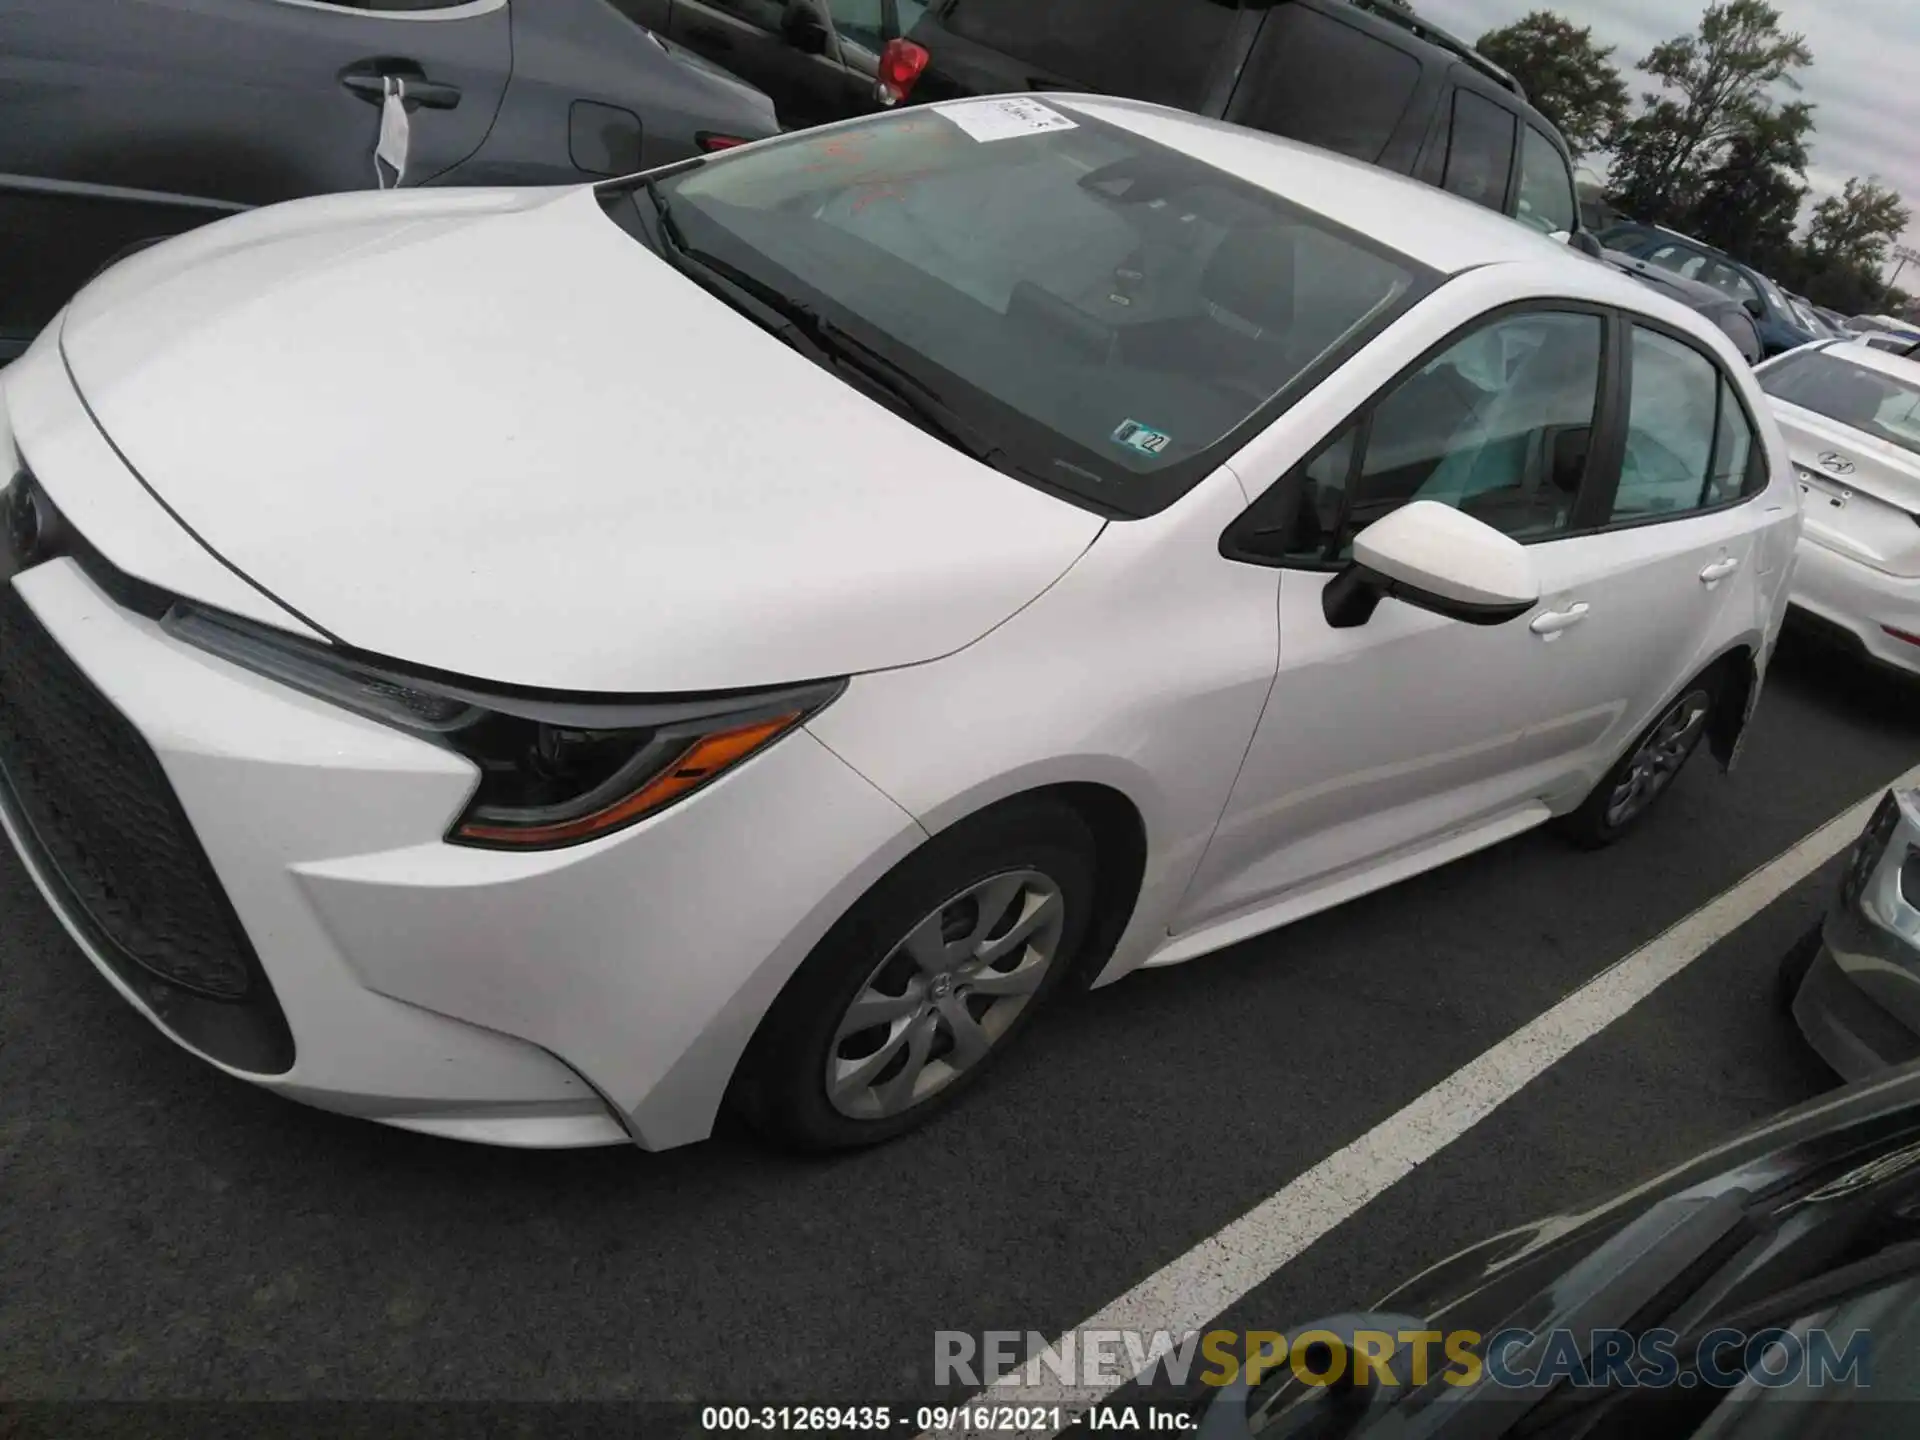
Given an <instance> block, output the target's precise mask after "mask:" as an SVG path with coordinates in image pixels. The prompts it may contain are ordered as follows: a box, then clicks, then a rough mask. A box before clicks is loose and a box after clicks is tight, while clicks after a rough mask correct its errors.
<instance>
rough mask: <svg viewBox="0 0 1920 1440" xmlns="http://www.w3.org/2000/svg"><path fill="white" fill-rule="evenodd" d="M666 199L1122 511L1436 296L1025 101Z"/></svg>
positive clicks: (770, 276) (678, 186)
mask: <svg viewBox="0 0 1920 1440" xmlns="http://www.w3.org/2000/svg"><path fill="white" fill-rule="evenodd" d="M659 188H660V191H661V192H662V195H663V198H664V199H665V200H666V201H667V202H668V203H669V204H670V206H671V208H672V215H673V219H674V223H675V226H676V228H677V229H678V231H679V232H680V234H681V236H682V238H683V239H684V241H685V243H686V245H687V247H688V248H689V249H690V250H691V251H692V252H693V253H694V254H695V256H696V257H706V258H708V259H710V260H711V261H713V262H716V263H718V264H720V265H724V266H725V267H728V268H730V269H732V270H733V271H735V272H736V273H738V274H740V275H742V276H745V277H747V278H748V279H750V280H751V281H752V282H753V283H754V284H755V285H756V286H757V287H759V288H761V289H763V290H765V291H767V292H777V294H778V296H779V297H781V298H783V299H784V300H785V301H786V302H788V304H789V306H791V305H792V304H799V305H801V306H804V307H805V308H806V310H807V311H808V312H810V313H811V315H812V316H817V317H818V318H819V319H820V320H823V321H825V322H826V323H827V324H828V325H829V326H832V327H837V328H838V329H840V330H843V331H844V332H845V334H846V336H847V337H849V338H850V339H851V341H852V342H854V343H856V344H858V345H859V346H860V347H862V348H863V349H864V350H867V351H871V352H875V353H876V354H877V355H878V356H879V357H881V358H882V359H883V360H884V363H885V364H886V365H887V366H888V367H889V368H891V369H892V370H895V371H899V372H904V373H905V374H906V375H907V376H908V377H910V383H911V384H912V385H913V386H914V387H915V388H916V389H918V390H919V391H920V392H922V395H923V397H924V396H927V395H931V396H933V397H936V398H937V401H938V404H939V405H940V407H941V408H942V409H944V410H946V411H950V412H952V413H953V414H955V415H956V416H958V417H959V418H960V419H961V420H963V421H964V422H965V425H966V428H967V429H969V430H971V431H973V432H975V433H976V434H977V435H978V436H980V437H981V439H982V440H983V441H984V442H985V444H986V449H987V451H988V452H991V453H997V454H998V455H999V456H1001V457H1003V458H1004V459H1006V460H1008V461H1010V462H1012V465H1013V466H1014V467H1015V468H1016V470H1017V472H1018V473H1020V475H1021V477H1022V478H1026V479H1031V480H1033V481H1034V482H1036V483H1038V484H1040V485H1042V486H1045V487H1046V488H1049V489H1053V490H1056V491H1058V492H1059V493H1062V494H1064V495H1066V496H1067V497H1068V498H1072V499H1076V500H1081V501H1084V502H1086V503H1088V504H1089V505H1091V506H1092V507H1093V508H1096V509H1100V510H1103V511H1105V512H1107V513H1110V514H1118V515H1141V514H1150V513H1152V512H1153V511H1155V510H1158V509H1160V508H1162V507H1164V506H1165V505H1168V504H1171V503H1172V501H1173V500H1175V499H1177V498H1178V497H1179V496H1180V495H1181V494H1183V493H1185V491H1186V490H1187V489H1189V488H1191V487H1192V485H1194V484H1195V483H1197V482H1198V481H1199V480H1200V479H1201V478H1203V477H1204V476H1205V475H1207V474H1208V473H1210V472H1211V471H1212V470H1213V469H1215V468H1217V466H1218V465H1219V463H1220V461H1222V460H1224V459H1225V458H1226V457H1227V455H1228V454H1230V453H1231V449H1232V447H1233V445H1234V444H1239V443H1244V441H1245V440H1246V439H1248V438H1251V436H1252V434H1253V433H1255V431H1256V430H1257V428H1258V426H1259V425H1260V424H1263V423H1265V421H1266V420H1267V418H1269V417H1270V415H1271V414H1272V413H1274V411H1275V410H1276V408H1277V406H1278V405H1279V404H1284V403H1286V400H1287V398H1290V393H1291V392H1290V391H1289V387H1290V386H1292V385H1293V384H1294V382H1295V381H1299V380H1301V379H1302V377H1303V376H1305V375H1306V374H1307V373H1308V372H1309V371H1311V370H1312V369H1313V368H1314V366H1315V363H1316V362H1317V361H1320V360H1321V359H1322V358H1323V357H1330V356H1331V355H1333V354H1335V353H1339V352H1341V351H1343V350H1344V349H1345V348H1346V347H1348V346H1350V345H1353V344H1357V343H1360V342H1361V341H1362V340H1364V338H1366V337H1368V336H1370V335H1371V334H1372V333H1373V332H1374V331H1375V330H1376V329H1377V328H1378V327H1379V326H1380V325H1382V324H1384V323H1385V322H1386V320H1387V319H1388V318H1389V317H1390V315H1391V314H1392V313H1394V312H1395V311H1396V309H1397V303H1396V302H1399V301H1401V300H1403V299H1404V298H1405V297H1407V296H1408V295H1409V294H1410V293H1412V292H1414V291H1415V289H1416V288H1417V287H1418V288H1424V287H1425V285H1426V284H1427V283H1428V282H1429V281H1430V279H1431V277H1430V275H1429V273H1428V272H1426V271H1425V270H1423V269H1422V267H1420V266H1418V265H1417V264H1416V263H1415V262H1413V261H1411V260H1408V259H1406V258H1405V257H1403V256H1400V255H1397V254H1395V253H1393V252H1391V251H1389V250H1387V249H1385V248H1383V247H1381V246H1378V245H1376V244H1374V243H1373V242H1371V241H1369V240H1367V239H1366V238H1364V237H1361V236H1358V235H1355V234H1352V233H1350V232H1348V231H1345V230H1342V229H1340V228H1339V227H1336V226H1334V225H1332V224H1331V223H1329V222H1327V221H1325V220H1323V219H1321V218H1319V217H1317V216H1315V215H1313V214H1311V213H1309V212H1307V211H1305V210H1302V209H1300V208H1298V207H1297V206H1294V205H1291V204H1289V203H1288V202H1287V201H1285V200H1283V199H1281V198H1280V197H1278V196H1276V195H1274V194H1273V193H1272V192H1270V191H1267V190H1263V189H1260V188H1258V187H1256V186H1253V185H1249V184H1247V183H1246V182H1244V181H1241V180H1239V179H1236V178H1235V177H1233V176H1230V175H1228V174H1226V173H1224V172H1222V171H1219V170H1216V169H1214V168H1213V167H1211V166H1209V165H1206V164H1204V163H1202V162H1201V161H1199V160H1196V159H1194V158H1193V157H1191V156H1189V155H1186V154H1183V153H1181V152H1179V151H1176V150H1172V149H1168V148H1166V147H1164V146H1161V145H1157V144H1155V143H1153V142H1151V141H1148V140H1145V139H1142V138H1141V137H1140V136H1138V135H1135V134H1133V133H1132V132H1131V131H1128V130H1125V129H1122V128H1120V127H1119V126H1116V125H1112V124H1108V123H1106V122H1104V121H1101V120H1097V119H1094V118H1092V117H1090V116H1088V115H1086V114H1085V113H1083V112H1080V111H1069V110H1067V109H1065V108H1063V107H1058V106H1056V105H1053V104H1049V103H1043V102H1041V101H1039V100H1032V99H1026V98H1024V97H1023V98H1021V99H1018V100H1012V101H1009V100H972V101H962V102H957V103H954V104H949V105H943V106H939V107H927V108H921V109H915V110H909V111H902V112H899V113H897V114H893V115H886V116H879V117H876V118H874V119H871V120H867V121H864V122H861V123H859V124H856V125H852V126H847V127H842V128H836V129H834V130H831V131H828V132H824V133H805V132H803V133H801V134H797V135H794V136H792V137H790V138H787V139H784V140H779V141H774V142H771V143H768V144H764V145H759V146H755V147H753V148H751V149H748V150H742V151H740V152H739V153H737V154H735V155H730V156H726V157H723V158H721V159H718V160H713V161H709V162H708V163H707V164H705V165H704V166H701V167H700V168H698V169H694V170H690V171H686V172H683V173H682V174H680V175H676V176H673V177H672V178H670V179H667V180H664V181H662V182H660V186H659ZM1283 392H1289V394H1288V395H1283ZM983 458H984V455H983Z"/></svg>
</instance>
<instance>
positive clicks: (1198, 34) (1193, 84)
mask: <svg viewBox="0 0 1920 1440" xmlns="http://www.w3.org/2000/svg"><path fill="white" fill-rule="evenodd" d="M1237 20H1238V15H1237V13H1236V8H1235V6H1233V5H1231V4H1223V3H1220V0H1047V3H1046V4H1044V5H1042V4H1037V3H1036V0H960V3H959V4H957V5H955V6H953V7H952V8H951V9H950V10H949V11H948V13H947V14H946V15H945V16H944V17H943V20H942V23H943V24H945V26H946V28H947V29H948V30H950V31H952V32H953V33H954V34H955V35H958V36H960V37H961V38H962V39H966V40H971V41H973V42H974V43H975V44H977V45H984V46H986V47H987V48H988V49H989V50H997V51H999V52H1000V53H1001V54H1002V55H1007V56H1011V57H1012V58H1013V59H1015V60H1019V61H1022V62H1023V63H1025V64H1028V65H1031V66H1033V67H1034V69H1035V71H1036V72H1042V71H1044V72H1046V73H1048V74H1052V75H1058V76H1062V77H1064V78H1066V79H1069V80H1073V81H1075V82H1076V83H1078V84H1081V85H1085V86H1088V87H1089V88H1091V89H1094V90H1101V91H1105V92H1106V93H1108V94H1111V95H1127V96H1131V97H1133V98H1135V99H1140V100H1155V101H1159V102H1160V103H1162V104H1165V105H1178V106H1181V107H1182V108H1185V109H1189V110H1191V109H1197V108H1199V106H1200V104H1201V103H1202V102H1203V101H1204V100H1205V99H1206V94H1207V82H1208V80H1209V79H1210V77H1211V76H1212V73H1213V67H1214V63H1215V62H1216V61H1217V60H1218V59H1219V58H1220V53H1221V50H1222V49H1223V48H1224V46H1225V45H1226V42H1227V39H1228V37H1229V36H1230V35H1231V34H1232V33H1233V28H1234V25H1235V24H1236V22H1237Z"/></svg>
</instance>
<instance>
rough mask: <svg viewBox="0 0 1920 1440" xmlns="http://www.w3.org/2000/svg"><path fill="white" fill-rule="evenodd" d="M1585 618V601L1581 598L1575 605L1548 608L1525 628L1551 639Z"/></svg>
mask: <svg viewBox="0 0 1920 1440" xmlns="http://www.w3.org/2000/svg"><path fill="white" fill-rule="evenodd" d="M1586 618H1587V602H1586V601H1584V600H1582V601H1581V602H1580V603H1579V604H1577V605H1569V606H1568V607H1567V608H1566V609H1565V610H1549V611H1547V613H1546V614H1544V615H1541V616H1537V617H1536V618H1535V619H1534V622H1533V623H1532V624H1531V625H1529V626H1528V627H1527V628H1528V629H1529V630H1531V631H1533V633H1534V634H1536V635H1544V636H1545V637H1546V638H1547V639H1549V640H1551V639H1553V637H1554V636H1556V635H1558V634H1559V633H1560V632H1561V631H1562V630H1571V629H1572V628H1573V627H1574V626H1576V625H1578V624H1579V623H1580V622H1581V621H1582V620H1584V619H1586Z"/></svg>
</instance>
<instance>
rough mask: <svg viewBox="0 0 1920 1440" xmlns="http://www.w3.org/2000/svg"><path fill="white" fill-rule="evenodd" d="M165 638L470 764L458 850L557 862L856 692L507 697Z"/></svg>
mask: <svg viewBox="0 0 1920 1440" xmlns="http://www.w3.org/2000/svg"><path fill="white" fill-rule="evenodd" d="M161 625H162V626H163V627H164V628H165V629H166V630H167V632H168V633H169V634H171V635H173V636H175V637H176V638H178V639H180V640H184V641H186V642H187V643H188V644H190V645H195V646H198V647H199V648H200V649H202V650H206V651H209V652H210V653H212V654H215V655H218V656H220V657H221V658H222V659H226V660H230V661H232V662H233V663H234V664H236V665H240V666H244V667H245V668H246V669H248V670H252V671H254V672H255V673H256V674H260V675H265V676H267V677H269V678H271V679H274V680H278V681H279V682H281V683H282V684H284V685H288V686H290V687H292V688H293V689H296V690H301V691H305V692H306V693H307V694H309V695H315V696H318V697H320V698H321V699H324V700H329V701H332V702H333V703H334V704H336V705H339V706H341V707H343V708H345V709H348V710H352V711H354V712H355V713H357V714H360V715H365V716H367V717H368V718H370V719H374V720H379V721H381V722H383V723H384V724H388V725H392V726H394V727H395V728H396V729H400V730H405V731H407V732H408V733H409V734H412V735H417V736H420V737H421V738H423V739H427V740H431V741H432V742H433V743H435V744H437V745H442V746H444V747H446V748H447V749H449V750H452V751H454V752H456V753H457V754H460V755H464V756H465V757H466V758H467V759H469V760H471V761H472V762H473V763H474V764H475V765H477V766H478V767H479V769H480V783H479V785H478V786H476V787H475V789H474V793H473V797H472V799H471V800H470V801H469V802H468V804H467V808H466V810H465V811H464V812H463V813H462V814H461V816H460V818H459V819H458V820H456V821H455V822H454V824H453V828H452V829H451V830H449V831H448V832H447V839H448V840H449V841H450V842H452V843H454V844H457V845H477V846H483V847H486V848H490V849H502V850H550V849H557V848H559V847H560V846H563V845H577V844H580V843H581V842H583V841H586V840H597V839H599V838H600V837H601V836H603V835H610V834H612V833H613V832H614V831H616V830H621V829H624V828H625V827H626V826H628V825H631V824H633V823H634V822H636V821H638V820H643V819H645V818H646V817H647V816H649V815H655V814H658V813H659V812H660V811H661V810H664V809H665V808H666V807H667V806H669V805H671V804H673V803H674V802H675V801H676V800H680V799H684V798H685V797H686V796H688V795H691V794H692V793H693V792H694V791H696V790H698V789H700V788H701V787H702V786H703V785H706V784H708V783H710V782H711V781H713V780H716V779H718V778H719V777H720V776H721V775H724V774H725V773H726V772H727V771H728V770H731V769H732V768H733V767H734V766H736V765H739V764H741V763H742V762H743V761H745V760H746V759H747V758H748V757H750V756H752V755H755V754H758V753H759V752H760V751H761V750H764V749H765V748H766V747H767V746H769V745H771V744H772V743H773V742H774V741H775V740H777V739H779V738H780V737H781V736H782V735H784V734H786V733H787V732H788V731H789V730H791V729H793V728H794V727H795V726H796V725H799V724H801V723H802V722H803V721H805V720H806V719H807V718H808V717H809V716H811V715H813V714H815V713H816V712H818V711H819V710H820V709H821V708H822V707H823V706H825V705H826V704H827V703H828V702H829V701H831V700H832V699H833V698H834V697H835V696H837V695H838V694H839V693H840V691H841V690H842V689H844V688H845V682H844V681H840V680H832V681H823V682H820V683H818V684H812V685H800V686H792V687H788V688H785V689H780V690H768V691H756V692H733V693H729V694H725V695H717V696H710V697H695V698H690V699H669V700H658V701H634V702H628V701H619V700H597V699H596V700H568V699H553V698H551V697H546V696H540V697H529V696H525V695H515V694H510V693H508V694H500V693H493V692H490V691H486V690H482V689H479V688H477V687H473V686H470V685H468V684H466V683H464V682H461V681H458V680H451V679H448V680H442V679H441V678H439V677H430V676H421V675H414V674H409V673H405V672H402V671H400V670H397V669H394V668H391V667H389V666H387V665H386V664H384V663H381V662H376V661H366V660H360V659H356V658H354V657H352V656H348V655H342V654H340V653H339V652H338V651H335V650H332V649H330V648H328V647H327V646H324V645H316V644H311V643H309V642H307V641H303V640H300V639H297V638H295V637H293V636H290V635H283V634H281V633H279V632H278V631H275V630H271V629H268V628H266V627H265V626H259V625H254V624H251V623H249V622H248V621H245V620H240V619H237V618H236V617H233V616H230V615H220V614H215V613H214V612H211V611H207V610H201V609H198V608H197V607H194V606H191V605H185V604H176V605H175V606H174V607H173V608H172V609H171V610H169V611H168V612H167V614H166V616H165V618H164V619H163V620H162V621H161Z"/></svg>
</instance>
